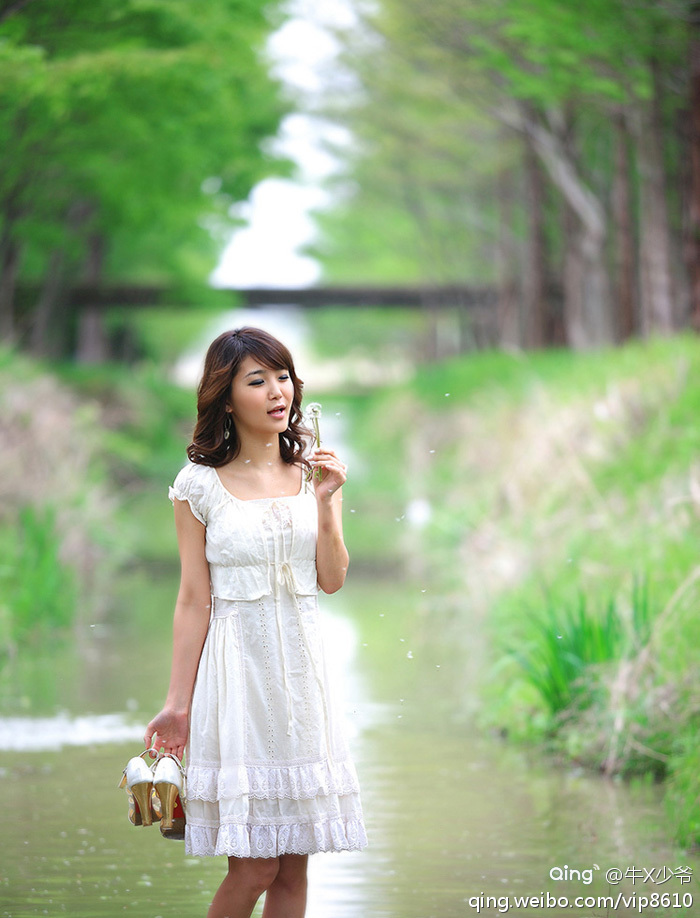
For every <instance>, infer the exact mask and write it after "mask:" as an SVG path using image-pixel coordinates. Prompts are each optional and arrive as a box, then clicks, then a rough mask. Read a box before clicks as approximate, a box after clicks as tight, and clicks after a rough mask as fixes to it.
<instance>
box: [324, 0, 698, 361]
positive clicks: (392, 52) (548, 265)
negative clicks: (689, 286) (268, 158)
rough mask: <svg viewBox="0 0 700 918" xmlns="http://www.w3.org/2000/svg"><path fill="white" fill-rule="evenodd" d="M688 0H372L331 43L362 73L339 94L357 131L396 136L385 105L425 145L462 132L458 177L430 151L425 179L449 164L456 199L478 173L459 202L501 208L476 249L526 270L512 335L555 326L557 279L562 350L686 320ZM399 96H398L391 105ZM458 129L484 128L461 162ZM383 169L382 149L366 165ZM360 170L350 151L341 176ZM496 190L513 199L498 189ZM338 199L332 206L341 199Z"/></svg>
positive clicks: (506, 270) (416, 185) (527, 338)
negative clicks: (682, 115) (494, 230)
mask: <svg viewBox="0 0 700 918" xmlns="http://www.w3.org/2000/svg"><path fill="white" fill-rule="evenodd" d="M690 5H691V4H689V3H688V2H684V0H679V2H678V3H675V4H669V3H666V2H660V0H659V2H653V3H650V4H639V3H638V2H636V0H592V2H591V3H590V4H585V5H581V4H579V5H576V4H573V5H572V4H562V3H560V2H559V0H494V2H492V3H488V4H484V3H479V2H475V0H435V2H433V3H431V4H430V5H429V6H428V5H426V4H425V3H423V2H421V0H401V2H399V0H381V2H380V3H378V4H377V5H376V6H375V7H374V8H373V11H372V12H371V13H369V14H367V15H366V16H365V17H364V19H363V20H362V26H361V28H360V32H361V33H364V34H365V35H366V36H371V37H370V38H365V40H364V41H362V42H359V43H356V44H357V46H358V47H359V49H360V50H359V51H357V50H355V51H353V52H351V53H350V54H349V55H348V56H347V57H346V66H348V67H349V68H350V69H351V70H352V71H353V72H354V73H355V74H356V75H357V79H358V84H359V89H358V91H357V93H356V94H355V96H354V98H351V100H350V101H351V105H352V110H351V117H352V119H353V123H354V124H356V125H358V126H359V127H358V128H357V130H359V134H360V136H362V135H363V132H366V131H367V126H368V125H372V124H373V125H375V126H377V125H380V124H382V123H383V124H384V129H383V130H384V134H385V135H386V134H389V133H392V132H394V133H393V136H394V139H398V132H397V131H396V129H395V124H396V118H397V114H396V113H397V112H400V114H401V116H402V117H403V123H402V125H401V129H402V131H403V133H404V135H406V134H410V132H411V129H412V130H413V132H414V134H416V135H417V136H420V137H422V138H423V148H425V146H430V145H433V146H434V138H435V136H436V135H437V136H440V137H441V138H443V139H444V138H445V137H446V136H451V137H453V138H457V137H461V138H462V143H461V144H460V143H455V144H453V145H452V147H451V158H452V159H453V160H454V161H455V162H459V161H460V159H461V162H462V165H463V174H462V177H461V180H460V178H459V177H457V178H456V180H455V174H452V175H447V174H446V171H445V170H444V169H443V168H441V165H440V163H439V161H438V159H437V158H436V157H435V158H433V160H432V162H433V167H434V169H435V172H434V174H433V179H431V180H433V181H434V175H435V174H441V175H442V176H443V177H444V178H446V184H447V185H449V186H450V187H451V192H447V194H448V196H451V198H452V200H453V201H454V202H458V201H462V200H464V197H463V193H464V191H465V190H466V189H468V188H469V189H470V191H471V190H472V189H473V183H474V176H475V175H476V174H478V175H479V177H480V179H481V195H480V196H479V195H477V196H475V195H474V194H469V196H468V199H469V201H470V203H471V204H472V205H473V204H475V203H476V204H477V208H478V210H479V213H480V214H481V215H482V217H484V218H491V217H492V215H493V214H494V213H500V214H501V216H502V217H506V219H508V225H507V226H505V227H503V228H502V230H501V233H500V237H501V241H500V245H499V249H498V255H497V256H496V255H495V254H494V257H493V258H491V259H490V263H492V264H493V263H494V262H495V263H496V264H498V265H499V271H500V272H501V281H502V285H503V287H504V289H505V288H508V289H509V288H510V286H511V280H510V276H513V275H518V274H521V275H522V276H523V281H522V282H521V283H520V291H519V292H520V298H521V300H523V301H525V307H526V308H525V316H524V320H525V322H524V324H525V326H526V327H525V329H524V330H523V334H521V343H526V344H542V343H544V342H546V341H547V340H551V339H552V336H553V334H554V329H555V325H556V323H553V316H552V311H551V303H550V305H549V306H548V305H547V303H546V302H545V300H546V299H547V298H549V299H550V301H551V299H552V290H553V289H556V288H557V287H558V288H559V289H560V290H561V291H562V295H563V300H564V316H563V318H564V323H565V331H566V338H567V340H568V341H569V342H570V343H571V344H573V345H575V346H586V345H590V344H596V343H602V342H605V341H610V340H613V339H615V338H619V337H624V336H626V335H628V334H630V333H631V332H632V331H634V330H638V329H641V330H642V331H658V330H661V331H663V330H667V329H670V328H672V327H674V326H675V325H676V324H678V322H679V320H681V319H682V318H683V316H682V315H681V314H680V310H679V308H678V303H679V302H682V299H683V296H682V294H683V291H684V288H685V278H684V276H683V274H682V273H681V272H679V271H678V267H677V266H678V264H679V262H680V258H679V252H680V249H681V234H680V229H681V226H682V222H683V217H682V207H681V202H680V199H679V197H680V196H679V195H678V194H677V193H675V194H674V188H675V187H676V183H679V184H680V182H681V174H682V170H681V163H682V162H683V159H684V155H685V151H684V150H683V147H682V140H681V138H680V137H679V136H678V133H677V131H676V124H677V122H678V119H679V112H680V109H681V106H682V105H683V104H684V102H685V98H684V96H685V92H686V90H685V85H686V83H687V46H688V41H689V29H688V17H687V13H688V10H689V7H690ZM385 70H388V71H390V72H391V73H392V74H393V75H394V80H393V85H394V88H391V87H392V79H391V78H390V77H383V76H382V74H383V72H384V71H385ZM377 73H379V74H380V76H379V79H377ZM396 87H398V90H397V88H396ZM436 87H439V88H438V90H437V92H436ZM679 87H680V92H679V91H678V90H679ZM387 89H388V91H387ZM394 94H395V96H394ZM431 95H432V97H433V98H432V100H431ZM392 96H394V101H397V102H398V105H396V106H392ZM407 96H410V97H411V98H412V103H411V104H405V101H404V103H403V104H402V102H401V100H402V99H403V100H405V99H406V97H407ZM346 105H347V103H346ZM475 111H479V112H480V120H481V121H482V122H483V121H484V119H487V120H490V122H491V130H490V131H488V132H487V131H484V130H483V129H482V130H479V129H478V127H477V124H478V121H475V119H474V115H473V113H474V112H475ZM331 112H332V106H331ZM470 112H471V113H472V114H468V113H470ZM447 125H449V127H448V126H447ZM498 127H500V130H498ZM379 130H380V131H381V128H380V129H379ZM473 136H479V138H480V140H481V141H482V143H481V149H480V155H479V156H478V157H476V159H475V157H474V155H473V154H474V151H473V149H472V147H473V144H471V143H470V141H471V139H472V138H473ZM504 145H505V146H506V148H507V149H508V151H509V155H508V156H505V157H504V155H503V147H504ZM377 149H379V150H381V149H382V143H381V142H375V144H374V146H372V145H369V146H367V148H366V149H365V151H364V152H365V154H366V158H365V160H364V162H363V166H362V168H363V170H364V172H365V173H367V172H371V171H372V169H373V165H372V163H373V161H374V160H373V157H374V156H375V150H377ZM514 149H515V150H516V153H515V154H514V153H513V150H514ZM360 151H361V152H362V148H361V147H360ZM411 152H412V149H411V148H407V157H408V156H410V154H411ZM420 155H422V154H420ZM426 162H427V160H426ZM479 162H480V163H482V164H483V165H481V166H479V165H475V163H479ZM384 168H385V161H384V159H382V158H381V156H380V157H379V158H378V159H377V166H376V171H377V174H379V172H381V171H382V170H383V169H384ZM357 169H358V166H357V160H356V161H355V162H353V163H352V165H351V167H350V169H348V178H349V179H352V178H354V177H355V176H356V175H359V172H358V171H356V170H357ZM416 171H417V172H418V173H419V174H418V175H415V176H413V178H414V179H415V180H414V181H413V182H412V189H413V195H414V197H420V196H421V194H423V195H428V196H430V191H429V185H430V181H431V180H427V179H426V180H424V181H422V176H421V175H420V172H421V169H420V168H419V169H418V170H416ZM455 172H456V170H455ZM417 189H420V190H417ZM506 189H508V191H507V193H508V194H509V195H515V196H516V200H515V201H514V202H512V203H511V202H506V201H504V200H503V195H504V194H505V193H506ZM479 197H480V198H481V201H483V202H484V203H483V204H480V206H479V203H480V202H479ZM494 202H500V203H498V204H497V206H494ZM342 207H343V213H344V214H345V215H347V213H348V211H349V209H350V208H351V202H349V201H348V200H347V199H346V200H345V201H344V202H343V205H342ZM640 214H642V215H643V219H640V218H639V215H640ZM325 220H326V223H328V222H330V221H329V218H328V217H326V218H325ZM635 221H636V225H635ZM476 222H477V223H478V221H476ZM488 222H489V220H488V219H485V220H482V223H486V224H488ZM453 225H454V224H453ZM513 234H515V237H514V236H513ZM453 238H454V239H455V240H462V241H464V242H465V243H466V244H469V243H468V240H466V239H465V237H463V236H460V235H459V234H457V235H455V236H453ZM492 238H494V239H495V238H496V234H493V236H492ZM637 238H638V239H639V244H638V245H637ZM513 241H514V242H515V244H513ZM472 244H473V243H472ZM506 253H508V255H506ZM336 257H337V256H336ZM513 258H515V259H516V263H515V265H512V264H511V265H510V267H508V262H509V261H510V260H512V259H513ZM469 261H470V257H469V255H466V256H465V257H464V259H463V263H464V264H468V263H469ZM518 262H519V263H518ZM633 262H634V263H633ZM511 300H512V297H511ZM635 300H636V302H635ZM511 324H512V323H511ZM516 324H517V323H516Z"/></svg>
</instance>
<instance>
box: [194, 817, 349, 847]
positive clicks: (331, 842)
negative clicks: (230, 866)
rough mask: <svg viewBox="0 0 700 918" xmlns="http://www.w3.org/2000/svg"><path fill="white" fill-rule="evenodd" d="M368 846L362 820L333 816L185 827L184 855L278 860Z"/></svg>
mask: <svg viewBox="0 0 700 918" xmlns="http://www.w3.org/2000/svg"><path fill="white" fill-rule="evenodd" d="M366 846H367V834H366V832H365V826H364V823H363V821H362V819H359V818H357V817H354V816H351V817H343V816H334V817H332V818H330V819H323V820H319V821H318V822H313V823H308V824H305V825H298V824H294V825H282V826H246V825H235V824H233V825H232V824H225V825H222V826H220V827H219V828H218V829H216V828H209V827H207V826H191V825H187V826H186V827H185V853H186V854H192V855H194V856H195V857H216V856H217V855H222V854H223V855H228V856H229V857H279V855H281V854H318V853H320V852H322V851H360V850H361V849H362V848H365V847H366Z"/></svg>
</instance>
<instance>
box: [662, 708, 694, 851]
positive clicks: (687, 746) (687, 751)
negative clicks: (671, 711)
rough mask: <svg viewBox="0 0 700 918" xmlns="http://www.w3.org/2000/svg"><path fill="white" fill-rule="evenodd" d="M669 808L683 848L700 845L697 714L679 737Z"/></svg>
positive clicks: (675, 751) (670, 816)
mask: <svg viewBox="0 0 700 918" xmlns="http://www.w3.org/2000/svg"><path fill="white" fill-rule="evenodd" d="M669 772H670V775H669V782H668V791H667V794H666V808H667V811H668V815H669V820H670V822H671V825H672V826H673V831H674V835H675V837H676V839H677V840H678V842H679V844H681V845H684V846H687V847H694V846H696V845H698V844H700V732H699V731H698V721H697V711H695V712H694V717H693V718H692V720H690V722H689V723H688V724H687V726H686V729H685V730H684V731H683V732H682V733H681V734H680V735H677V736H676V737H675V742H674V751H673V754H672V755H671V760H670V763H669Z"/></svg>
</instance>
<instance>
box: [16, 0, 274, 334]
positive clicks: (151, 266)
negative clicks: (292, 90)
mask: <svg viewBox="0 0 700 918" xmlns="http://www.w3.org/2000/svg"><path fill="white" fill-rule="evenodd" d="M275 17H277V21H279V20H280V15H279V13H278V12H277V11H276V7H275V5H274V4H273V3H268V2H263V0H198V2H196V3H195V2H192V0H91V2H90V3H85V2H84V0H60V2H59V0H26V2H6V3H4V4H2V5H0V271H1V274H0V333H1V334H2V335H3V336H4V337H5V338H15V339H17V338H18V337H20V336H21V337H22V338H23V340H24V341H27V342H32V343H33V345H34V346H35V348H36V349H37V350H43V351H46V350H50V348H51V344H52V342H54V343H55V342H59V344H60V343H61V333H63V336H64V338H65V337H66V336H70V334H75V331H74V330H72V329H71V328H70V317H69V316H65V315H62V314H61V309H62V306H64V305H65V303H64V300H65V293H66V290H67V289H68V288H69V287H70V286H71V285H72V284H74V283H76V282H81V281H82V282H90V283H93V284H94V283H98V282H100V281H102V280H111V281H114V280H119V281H122V282H124V281H137V280H152V281H163V280H170V281H172V280H177V279H186V278H192V277H197V278H198V279H199V280H200V281H203V280H204V279H205V277H206V274H207V272H208V270H210V269H211V267H212V266H213V264H214V260H215V257H216V254H217V252H218V250H219V249H220V247H221V245H222V242H223V239H224V238H225V236H226V234H227V233H229V232H230V231H231V228H232V226H233V225H234V223H233V221H232V219H231V217H230V216H229V209H230V207H231V205H232V203H234V202H235V201H238V200H241V199H243V198H245V197H246V196H247V194H248V193H249V191H250V190H251V188H252V187H253V185H254V184H255V183H256V182H257V181H258V180H259V179H261V178H262V177H263V176H265V175H266V174H269V173H270V171H274V170H280V169H284V165H283V164H280V163H274V162H273V161H272V160H271V159H270V157H269V156H267V155H266V154H265V153H264V152H263V151H262V149H261V144H262V141H264V140H265V138H267V137H270V136H271V135H273V134H274V133H275V131H276V129H277V127H278V124H279V121H280V119H281V117H282V115H283V114H284V111H285V109H284V106H283V104H282V103H281V101H280V93H279V87H278V86H277V84H276V83H275V82H274V81H273V80H272V79H271V78H270V76H269V74H268V70H267V67H266V63H265V60H264V55H263V53H262V52H263V47H264V41H265V38H266V36H267V34H268V33H269V32H270V31H271V29H272V28H273V26H274V23H275ZM20 281H25V282H27V281H32V282H34V284H35V285H37V286H38V292H37V293H36V295H35V296H34V297H33V298H32V299H31V300H30V301H29V302H28V303H18V302H17V299H16V290H17V286H18V283H19V282H20ZM78 334H79V333H78ZM83 334H88V335H89V327H88V328H87V329H86V328H83ZM84 343H85V342H84ZM62 346H65V344H63V345H62Z"/></svg>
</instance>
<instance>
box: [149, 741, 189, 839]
mask: <svg viewBox="0 0 700 918" xmlns="http://www.w3.org/2000/svg"><path fill="white" fill-rule="evenodd" d="M153 786H154V788H155V792H156V794H157V796H158V797H159V799H160V806H161V809H162V817H161V821H160V832H161V835H162V836H163V837H164V838H172V839H175V840H177V841H182V839H184V837H185V804H184V797H185V790H184V789H185V771H184V769H183V767H182V764H181V762H180V760H179V759H177V758H176V757H175V756H174V755H171V754H170V753H169V752H165V753H163V754H162V755H161V756H160V757H159V758H158V761H157V763H156V765H155V767H154V770H153Z"/></svg>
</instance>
